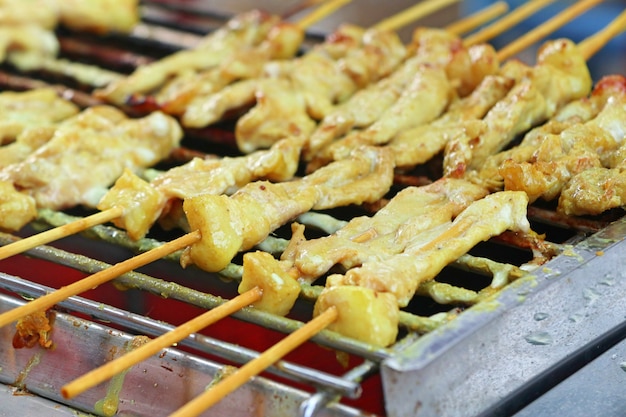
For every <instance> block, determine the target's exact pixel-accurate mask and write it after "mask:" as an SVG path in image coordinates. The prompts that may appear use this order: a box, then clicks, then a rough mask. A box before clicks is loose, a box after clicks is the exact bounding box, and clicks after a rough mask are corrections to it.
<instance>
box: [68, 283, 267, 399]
mask: <svg viewBox="0 0 626 417" xmlns="http://www.w3.org/2000/svg"><path fill="white" fill-rule="evenodd" d="M262 295H263V290H262V289H261V288H259V287H255V288H253V289H251V290H248V291H246V292H244V293H242V294H240V295H238V296H237V297H235V298H233V299H231V300H229V301H227V302H225V303H224V304H222V305H220V306H218V307H215V308H214V309H212V310H208V311H207V312H205V313H203V314H201V315H199V316H197V317H195V318H193V319H191V320H189V321H187V322H186V323H183V324H181V325H180V326H178V327H176V329H174V330H172V331H170V332H167V333H165V334H163V335H161V336H159V337H157V338H156V339H153V340H151V341H149V342H148V343H146V344H144V345H141V346H140V347H138V348H137V349H135V350H132V351H130V352H128V353H127V354H125V355H124V356H120V357H119V358H117V359H115V360H113V361H110V362H107V363H106V364H105V365H103V366H101V367H99V368H96V369H94V370H93V371H91V372H88V373H86V374H85V375H83V376H81V377H80V378H77V379H75V380H74V381H72V382H70V383H68V384H66V385H64V386H63V387H61V394H62V395H63V397H64V398H68V399H69V398H74V397H75V396H77V395H79V394H81V393H82V392H84V391H86V390H88V389H89V388H91V387H94V386H96V385H98V384H99V383H101V382H103V381H105V380H107V379H110V378H112V377H113V376H115V375H116V374H118V373H120V372H122V371H124V370H126V369H128V368H130V367H131V366H133V365H135V364H137V363H139V362H141V361H143V360H145V359H147V358H149V357H150V356H152V355H155V354H157V353H158V352H160V351H161V350H162V349H163V348H165V347H168V346H172V345H174V344H175V343H177V342H179V341H181V340H182V339H184V338H186V337H187V336H189V335H190V334H192V333H196V332H198V331H200V330H202V329H203V328H205V327H207V326H209V325H211V324H213V323H215V322H216V321H218V320H220V319H222V318H224V317H227V316H230V315H231V314H233V313H235V312H237V311H239V310H241V309H242V308H244V307H246V306H249V305H250V304H252V303H254V302H255V301H257V300H259V299H260V298H261V296H262Z"/></svg>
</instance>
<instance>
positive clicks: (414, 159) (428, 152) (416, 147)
mask: <svg viewBox="0 0 626 417" xmlns="http://www.w3.org/2000/svg"><path fill="white" fill-rule="evenodd" d="M513 84H514V81H513V80H512V79H510V78H508V77H503V76H501V75H488V76H486V77H485V78H484V79H483V81H482V82H481V83H480V84H479V85H478V86H477V87H476V88H475V89H474V91H472V93H471V94H470V95H468V96H466V97H464V98H462V99H460V100H457V101H455V102H453V103H452V104H451V105H450V107H449V108H448V109H447V110H446V112H445V113H443V114H442V115H441V117H438V118H437V119H436V120H434V121H433V122H432V123H427V124H425V125H421V126H417V127H415V128H413V129H408V130H405V131H402V132H400V133H398V134H397V135H396V136H395V137H394V138H393V139H392V140H391V141H390V142H389V143H388V144H387V147H389V149H391V150H392V152H393V153H394V156H395V161H396V167H398V168H410V167H414V166H416V165H419V164H422V163H424V162H427V161H429V160H431V159H432V158H433V157H435V156H436V155H437V154H439V153H440V152H441V151H443V150H444V148H445V147H446V144H447V143H448V141H449V140H451V139H452V138H455V137H457V136H463V135H467V136H469V137H472V136H477V135H479V134H481V133H482V131H483V128H484V124H483V123H481V122H480V119H481V118H482V117H483V116H484V115H485V114H486V113H487V111H489V109H491V108H492V107H493V106H494V105H495V104H496V103H497V102H498V101H500V100H501V99H502V98H504V96H505V95H506V93H507V92H508V91H509V90H510V88H511V87H512V86H513Z"/></svg>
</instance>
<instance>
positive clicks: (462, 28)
mask: <svg viewBox="0 0 626 417" xmlns="http://www.w3.org/2000/svg"><path fill="white" fill-rule="evenodd" d="M507 11H509V4H508V3H507V2H505V1H498V2H496V3H494V4H492V5H490V6H487V7H485V8H484V9H482V10H479V11H477V12H476V13H474V14H472V15H470V16H467V17H465V18H463V19H460V20H458V21H456V22H454V23H451V24H449V25H448V26H446V30H447V31H448V32H450V33H454V34H457V35H461V34H464V33H468V32H470V31H472V30H474V29H475V28H477V27H479V26H481V25H482V24H485V23H487V22H489V21H491V20H493V19H495V18H496V17H498V16H501V15H503V14H504V13H506V12H507Z"/></svg>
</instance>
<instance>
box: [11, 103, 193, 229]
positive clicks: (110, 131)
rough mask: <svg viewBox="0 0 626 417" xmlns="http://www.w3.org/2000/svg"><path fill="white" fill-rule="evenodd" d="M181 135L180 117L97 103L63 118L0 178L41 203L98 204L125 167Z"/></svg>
mask: <svg viewBox="0 0 626 417" xmlns="http://www.w3.org/2000/svg"><path fill="white" fill-rule="evenodd" d="M181 138H182V130H181V128H180V126H179V125H178V123H177V122H176V121H175V120H174V119H172V118H171V117H169V116H166V115H164V114H162V113H158V112H155V113H152V114H151V115H149V116H146V117H144V118H142V119H129V118H128V117H126V116H125V115H124V114H123V113H122V112H121V111H119V110H117V109H115V108H113V107H109V106H97V107H92V108H89V109H87V110H84V111H83V112H81V113H79V114H78V115H76V116H74V117H72V118H70V119H67V120H66V121H64V122H62V123H61V124H59V125H58V127H57V128H56V130H55V133H54V136H53V137H52V138H51V139H50V140H49V141H48V142H47V143H45V144H44V145H43V146H41V147H39V148H38V149H37V150H36V151H35V152H33V153H32V154H31V155H29V156H28V157H27V158H26V159H25V160H23V161H22V162H19V163H17V164H13V165H9V166H7V167H5V168H4V169H2V171H0V180H1V181H5V182H8V183H10V184H13V185H14V186H15V188H16V189H17V190H19V191H21V192H23V193H25V194H28V195H29V196H31V197H32V198H34V199H35V201H36V202H37V206H38V207H46V208H52V209H62V208H66V207H73V206H76V205H84V206H87V207H95V206H96V204H97V203H98V201H99V200H100V198H101V197H102V196H103V195H104V194H105V193H106V191H107V187H109V186H110V185H111V184H112V183H113V182H114V181H115V180H116V179H117V178H118V177H119V176H120V175H122V173H123V171H124V169H125V168H129V169H131V170H137V169H139V168H142V167H143V168H145V167H148V166H151V165H154V164H156V163H157V162H158V161H160V160H162V159H163V158H165V157H166V156H168V155H169V153H170V152H171V151H172V149H173V148H174V147H176V146H178V143H179V141H180V139H181ZM2 220H3V221H5V220H6V217H3V219H2Z"/></svg>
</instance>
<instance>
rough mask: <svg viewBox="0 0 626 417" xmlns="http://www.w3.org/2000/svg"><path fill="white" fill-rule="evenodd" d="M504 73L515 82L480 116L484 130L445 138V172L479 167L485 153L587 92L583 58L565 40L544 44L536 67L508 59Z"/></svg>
mask: <svg viewBox="0 0 626 417" xmlns="http://www.w3.org/2000/svg"><path fill="white" fill-rule="evenodd" d="M502 74H505V75H506V76H509V77H512V78H513V79H515V80H518V82H517V83H516V85H515V86H514V87H513V88H512V89H511V91H509V93H508V94H507V96H506V97H505V98H504V99H503V100H501V101H499V102H498V103H496V105H495V106H494V107H493V108H492V109H491V110H490V111H489V112H488V113H487V115H486V116H485V117H484V118H483V121H484V123H485V124H486V126H485V133H484V134H482V135H479V136H477V137H461V138H455V140H453V141H450V142H448V144H447V146H446V151H445V160H444V165H445V167H444V169H445V174H446V175H456V176H460V175H463V173H465V172H466V171H467V170H471V169H479V168H480V167H481V166H482V165H483V164H484V162H485V160H486V159H487V158H488V157H489V155H492V154H494V153H496V152H499V151H500V150H502V149H503V148H504V147H505V146H506V145H507V144H509V143H510V142H511V141H512V140H513V139H514V138H515V136H516V135H518V134H521V133H523V132H525V131H527V130H528V129H530V128H531V127H533V126H536V125H538V124H539V123H542V122H545V121H546V120H548V119H549V118H551V117H552V116H553V115H554V114H555V113H556V112H557V111H558V109H560V108H561V107H563V106H564V105H565V104H567V103H568V102H570V101H572V100H576V99H579V98H582V97H585V96H586V95H587V94H589V92H590V90H591V76H590V75H589V70H588V68H587V63H586V60H585V58H584V57H583V56H582V55H581V54H580V52H579V51H578V49H577V47H576V45H575V44H574V43H573V42H571V41H569V40H565V39H560V40H554V41H549V42H546V43H545V44H544V45H543V46H542V48H541V49H540V51H539V53H538V57H537V64H536V65H535V66H533V67H526V66H524V65H521V64H520V63H518V62H515V61H509V64H508V65H504V66H503V69H502Z"/></svg>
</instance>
